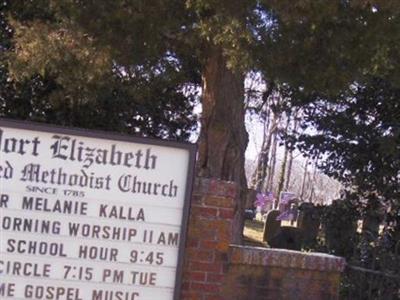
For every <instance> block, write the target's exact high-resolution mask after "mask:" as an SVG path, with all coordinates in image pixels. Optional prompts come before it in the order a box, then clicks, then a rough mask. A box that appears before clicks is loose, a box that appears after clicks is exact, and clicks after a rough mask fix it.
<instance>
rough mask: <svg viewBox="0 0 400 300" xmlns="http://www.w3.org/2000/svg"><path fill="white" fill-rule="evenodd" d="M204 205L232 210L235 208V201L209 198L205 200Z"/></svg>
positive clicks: (223, 198) (224, 198)
mask: <svg viewBox="0 0 400 300" xmlns="http://www.w3.org/2000/svg"><path fill="white" fill-rule="evenodd" d="M204 204H205V205H209V206H215V207H225V208H232V207H233V206H234V200H233V199H232V198H226V197H213V196H208V197H205V198H204Z"/></svg>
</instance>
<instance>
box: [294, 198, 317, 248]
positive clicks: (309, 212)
mask: <svg viewBox="0 0 400 300" xmlns="http://www.w3.org/2000/svg"><path fill="white" fill-rule="evenodd" d="M299 210H300V213H299V217H298V221H297V227H298V228H299V229H300V230H301V231H302V238H303V245H304V246H306V247H309V246H312V245H315V243H316V241H317V236H318V231H319V226H320V215H321V213H320V210H319V209H318V208H317V207H315V206H314V204H312V203H302V204H301V205H300V207H299Z"/></svg>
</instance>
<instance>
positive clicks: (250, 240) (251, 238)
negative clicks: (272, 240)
mask: <svg viewBox="0 0 400 300" xmlns="http://www.w3.org/2000/svg"><path fill="white" fill-rule="evenodd" d="M263 230H264V222H263V221H259V220H256V219H254V220H246V222H245V224H244V231H243V235H244V243H245V245H248V246H256V247H267V244H266V243H264V242H263Z"/></svg>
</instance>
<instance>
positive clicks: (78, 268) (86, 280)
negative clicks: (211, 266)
mask: <svg viewBox="0 0 400 300" xmlns="http://www.w3.org/2000/svg"><path fill="white" fill-rule="evenodd" d="M195 151H196V149H195V146H194V145H192V144H187V143H177V142H171V141H161V140H155V139H148V138H138V137H129V136H124V135H117V134H110V133H101V132H95V131H84V130H75V129H65V128H60V127H54V126H46V125H38V124H33V123H24V122H17V121H10V120H4V119H0V229H1V235H0V278H1V281H0V298H1V299H39V300H40V299H59V300H154V299H157V300H164V299H165V300H167V299H175V300H176V299H179V286H180V278H181V276H182V274H181V272H182V263H183V249H184V243H185V235H186V225H187V218H188V210H189V202H190V194H191V188H192V179H193V166H194V160H195Z"/></svg>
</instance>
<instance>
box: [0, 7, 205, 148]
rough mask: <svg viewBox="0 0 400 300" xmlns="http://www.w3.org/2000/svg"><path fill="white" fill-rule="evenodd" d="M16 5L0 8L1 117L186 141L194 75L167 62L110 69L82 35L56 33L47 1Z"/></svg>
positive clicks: (104, 55) (102, 52)
mask: <svg viewBox="0 0 400 300" xmlns="http://www.w3.org/2000/svg"><path fill="white" fill-rule="evenodd" d="M23 2H24V1H20V2H18V1H12V2H7V1H5V2H3V3H2V5H3V6H2V9H1V15H0V17H1V18H0V20H1V25H2V27H1V31H0V34H1V36H2V37H4V39H2V40H1V42H2V44H1V47H2V49H4V51H3V52H2V56H1V62H2V64H1V67H0V86H1V89H0V116H5V117H11V118H17V119H29V120H34V121H41V122H49V123H53V124H62V125H69V126H79V127H85V128H96V129H103V130H115V131H119V132H126V133H136V134H142V135H145V136H156V137H163V138H171V139H178V140H187V139H188V138H189V136H190V134H191V132H192V131H193V130H194V128H195V125H196V119H195V117H194V115H193V107H194V105H195V103H196V101H197V97H198V96H197V92H196V90H195V89H194V88H193V89H192V90H191V91H190V90H189V91H185V90H184V84H185V82H186V80H187V77H190V78H193V82H196V81H197V79H196V76H198V75H197V74H196V73H195V72H193V71H190V72H189V71H188V72H186V71H185V72H181V70H180V69H179V64H178V63H177V62H176V60H175V59H174V58H173V57H170V56H165V57H163V58H162V59H159V60H157V61H151V62H148V63H147V64H146V65H142V66H140V67H135V68H134V67H131V68H124V67H122V66H117V65H116V64H115V63H112V62H111V60H110V58H111V56H110V55H109V51H108V50H107V49H105V48H101V47H98V46H97V44H96V43H95V42H94V40H93V39H91V38H89V37H88V36H87V34H83V33H81V31H79V30H75V31H74V30H71V28H68V29H67V28H66V27H65V26H63V25H62V21H61V20H60V19H57V11H56V10H54V9H53V6H52V5H50V3H49V1H41V2H40V3H39V2H30V1H29V3H23ZM23 4H26V5H23ZM6 16H8V20H7V19H6ZM8 21H9V22H8ZM10 24H11V25H12V26H11V25H10ZM21 45H23V47H21Z"/></svg>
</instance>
